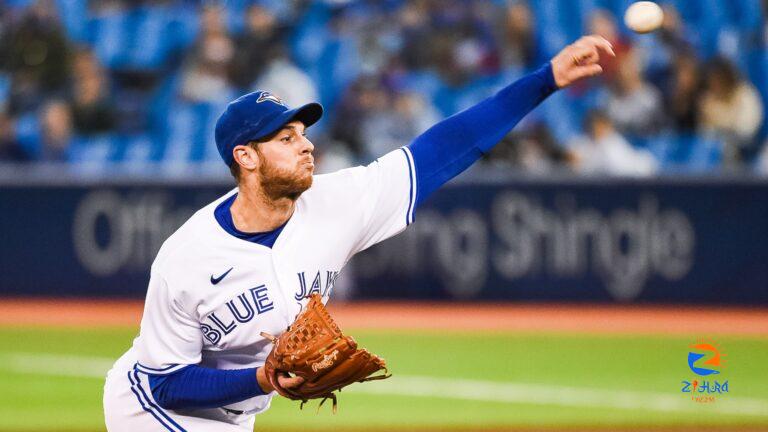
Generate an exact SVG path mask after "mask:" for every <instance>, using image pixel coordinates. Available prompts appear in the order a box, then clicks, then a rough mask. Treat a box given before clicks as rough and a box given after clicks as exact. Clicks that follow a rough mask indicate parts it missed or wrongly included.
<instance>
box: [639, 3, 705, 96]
mask: <svg viewBox="0 0 768 432" xmlns="http://www.w3.org/2000/svg"><path fill="white" fill-rule="evenodd" d="M645 40H646V41H648V42H650V46H649V47H648V49H646V50H644V55H645V56H646V75H647V76H648V79H649V80H650V81H652V82H666V81H668V80H670V79H674V77H673V76H672V75H674V69H675V68H676V64H675V62H676V59H677V57H678V56H680V55H686V56H688V53H692V52H693V46H692V44H691V43H690V42H689V41H688V40H687V38H686V35H685V27H684V24H683V21H682V19H681V18H680V14H679V13H678V11H677V8H676V7H675V6H674V5H672V4H666V5H664V21H662V24H661V28H660V29H659V30H657V31H656V32H655V33H654V34H653V35H652V37H651V38H648V39H645Z"/></svg>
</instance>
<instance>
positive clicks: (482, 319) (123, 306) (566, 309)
mask: <svg viewBox="0 0 768 432" xmlns="http://www.w3.org/2000/svg"><path fill="white" fill-rule="evenodd" d="M142 307H143V304H142V302H139V301H109V300H59V299H0V325H3V326H63V327H68V326H69V327H104V326H110V327H114V326H137V325H138V324H139V322H140V320H141V313H142ZM330 309H331V311H332V313H333V315H334V317H336V319H337V320H338V322H339V324H340V325H341V326H342V327H344V328H355V329H403V330H406V329H421V330H436V331H439V330H446V329H450V330H459V331H462V330H464V331H475V330H485V331H516V332H578V333H598V334H628V333H629V334H672V335H688V334H692V333H695V334H699V335H718V334H728V335H743V336H750V337H764V338H768V310H766V309H759V308H725V307H717V308H714V307H652V306H605V305H599V306H598V305H578V306H574V305H538V304H537V305H525V304H505V305H498V304H477V303H456V304H448V303H444V304H435V303H419V302H414V303H405V302H375V303H374V302H371V303H338V304H333V303H332V304H331V306H330ZM31 311H34V313H31Z"/></svg>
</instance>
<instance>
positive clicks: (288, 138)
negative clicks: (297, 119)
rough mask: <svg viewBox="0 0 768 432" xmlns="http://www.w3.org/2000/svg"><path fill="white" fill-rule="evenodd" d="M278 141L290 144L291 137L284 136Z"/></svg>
mask: <svg viewBox="0 0 768 432" xmlns="http://www.w3.org/2000/svg"><path fill="white" fill-rule="evenodd" d="M280 141H282V142H284V143H287V142H290V141H291V137H290V136H289V135H286V136H284V137H282V138H280Z"/></svg>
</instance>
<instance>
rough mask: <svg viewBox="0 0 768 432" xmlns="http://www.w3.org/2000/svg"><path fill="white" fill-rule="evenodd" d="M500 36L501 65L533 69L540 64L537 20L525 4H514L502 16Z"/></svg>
mask: <svg viewBox="0 0 768 432" xmlns="http://www.w3.org/2000/svg"><path fill="white" fill-rule="evenodd" d="M501 16H502V19H503V23H502V25H501V31H500V33H501V34H500V35H499V41H500V44H499V45H500V50H501V63H502V64H503V65H504V66H506V67H510V66H512V67H522V68H525V69H531V68H533V67H536V65H537V64H538V61H539V60H538V53H537V49H536V34H535V28H534V23H535V20H534V19H533V16H532V14H531V9H530V8H529V7H528V4H527V3H525V2H521V1H519V2H514V3H512V4H510V5H509V6H507V9H506V11H505V13H503V14H501Z"/></svg>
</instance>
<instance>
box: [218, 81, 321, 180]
mask: <svg viewBox="0 0 768 432" xmlns="http://www.w3.org/2000/svg"><path fill="white" fill-rule="evenodd" d="M322 116H323V107H322V105H320V104H319V103H315V102H312V103H308V104H306V105H302V106H300V107H298V108H289V107H288V106H287V105H285V103H284V102H283V101H282V100H281V99H280V98H279V97H277V96H275V95H273V94H272V93H269V92H265V91H255V92H253V93H248V94H246V95H243V96H240V97H239V98H237V99H235V100H233V101H232V102H230V103H229V105H227V109H226V110H224V112H223V113H222V114H221V115H220V116H219V119H218V120H216V131H215V136H216V147H217V148H218V149H219V154H220V155H221V158H222V159H224V163H226V164H227V166H230V165H232V162H234V160H235V159H234V157H233V156H232V150H233V149H234V148H235V147H236V146H238V145H244V144H247V143H248V142H250V141H256V140H259V139H261V138H265V137H268V136H270V135H272V134H273V133H275V132H277V131H279V130H280V129H281V128H282V127H283V126H285V125H286V124H287V123H289V122H291V121H293V120H298V121H300V122H302V123H304V126H305V127H309V126H311V125H313V124H315V123H316V122H317V121H318V120H320V117H322Z"/></svg>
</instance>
